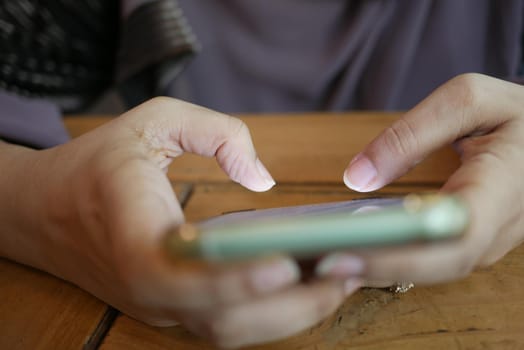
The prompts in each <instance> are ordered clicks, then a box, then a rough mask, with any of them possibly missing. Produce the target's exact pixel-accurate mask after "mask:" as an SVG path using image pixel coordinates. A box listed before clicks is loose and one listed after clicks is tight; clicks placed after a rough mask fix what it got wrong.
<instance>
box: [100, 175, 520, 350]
mask: <svg viewBox="0 0 524 350" xmlns="http://www.w3.org/2000/svg"><path fill="white" fill-rule="evenodd" d="M428 189H431V188H428V187H409V186H404V187H402V186H395V187H391V188H386V189H385V190H383V191H382V192H381V193H380V195H386V196H387V195H393V194H403V193H409V192H413V191H420V190H428ZM357 197H361V195H359V194H356V193H353V192H350V191H347V190H345V191H344V190H343V189H341V188H340V187H338V186H281V188H280V189H278V190H274V191H271V192H269V193H267V194H262V195H261V194H255V193H251V192H248V191H245V190H243V189H241V188H240V187H238V186H235V185H227V184H209V185H206V184H201V185H196V187H195V188H194V189H193V194H192V196H191V198H190V200H189V202H188V204H187V206H186V210H185V212H186V216H187V218H188V220H198V219H201V218H204V217H207V216H210V215H216V214H220V213H221V212H226V211H230V210H237V209H239V208H264V207H272V206H286V205H293V204H306V203H317V202H325V201H333V200H344V199H351V198H357ZM226 198H227V200H226ZM523 283H524V248H523V247H521V248H519V249H517V250H515V251H513V252H512V253H511V254H509V255H508V256H506V258H504V259H503V260H502V261H501V262H499V263H498V264H496V265H494V266H492V267H491V268H489V269H485V270H482V271H478V272H476V273H474V274H472V275H471V276H470V277H468V278H467V279H465V280H463V281H459V282H455V283H449V284H444V285H440V286H434V287H417V288H415V289H413V290H411V291H410V292H408V293H406V294H403V295H398V294H392V293H390V292H388V291H384V290H379V289H363V290H361V291H359V292H358V293H357V294H355V295H354V296H352V297H350V298H349V299H348V300H347V301H346V303H345V304H344V305H343V306H342V307H341V308H340V309H339V310H337V312H336V313H335V314H334V315H332V316H331V317H329V318H328V319H326V320H324V321H323V322H322V323H320V324H319V325H317V326H315V327H313V328H311V329H308V330H306V331H304V332H302V333H301V334H298V335H296V336H294V337H291V338H288V339H285V340H283V341H280V342H276V343H271V344H266V345H263V346H256V347H253V348H252V349H258V350H263V349H273V350H284V349H286V350H287V349H377V350H378V349H381V350H382V349H399V350H400V349H403V350H411V349H413V350H415V349H417V350H418V349H443V348H448V349H481V348H482V349H499V348H514V349H518V348H521V347H523V346H524V334H522V332H521V328H522V327H521V323H522V322H521V320H522V318H523V317H524V299H523V298H522V289H521V286H522V285H523ZM275 317H278V315H275ZM519 320H520V321H519ZM101 348H102V349H104V350H115V349H213V346H211V345H210V344H208V343H206V342H205V341H203V340H202V339H198V338H197V337H195V336H193V335H191V334H190V333H189V332H187V331H186V330H184V329H183V328H182V327H180V326H177V327H171V328H155V327H150V326H147V325H145V324H143V323H141V322H138V321H136V320H133V319H131V318H129V317H127V316H125V315H121V316H120V317H119V318H118V319H117V320H116V322H115V324H114V326H113V327H112V328H111V330H110V331H109V333H108V335H107V337H106V338H105V340H104V342H103V344H102V347H101Z"/></svg>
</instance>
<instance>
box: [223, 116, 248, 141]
mask: <svg viewBox="0 0 524 350" xmlns="http://www.w3.org/2000/svg"><path fill="white" fill-rule="evenodd" d="M227 122H228V124H229V125H228V130H231V135H233V136H234V137H240V138H243V137H249V135H250V134H249V128H248V127H247V124H246V123H244V121H243V120H241V119H238V118H235V117H231V116H228V119H227Z"/></svg>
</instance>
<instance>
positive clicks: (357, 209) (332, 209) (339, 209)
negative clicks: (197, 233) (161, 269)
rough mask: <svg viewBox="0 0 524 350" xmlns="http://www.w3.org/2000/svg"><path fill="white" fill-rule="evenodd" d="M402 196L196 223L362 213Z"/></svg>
mask: <svg viewBox="0 0 524 350" xmlns="http://www.w3.org/2000/svg"><path fill="white" fill-rule="evenodd" d="M403 200H404V198H401V197H396V198H366V199H353V200H347V201H341V202H329V203H320V204H309V205H299V206H290V207H280V208H270V209H257V210H254V209H251V210H245V211H238V212H231V213H226V214H223V215H220V216H216V217H213V218H210V219H207V220H204V221H201V222H199V223H198V226H199V227H201V228H204V229H205V228H207V227H212V226H215V225H226V224H232V223H236V222H239V221H242V222H245V221H250V220H263V219H280V218H294V217H296V218H300V217H306V216H307V217H311V216H317V215H319V216H321V215H325V214H336V213H347V214H350V213H354V214H357V213H364V212H369V211H375V210H380V209H382V208H387V207H391V206H395V205H400V204H402V202H403Z"/></svg>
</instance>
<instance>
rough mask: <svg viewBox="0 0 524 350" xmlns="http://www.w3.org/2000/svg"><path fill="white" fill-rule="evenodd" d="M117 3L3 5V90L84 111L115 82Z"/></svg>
mask: <svg viewBox="0 0 524 350" xmlns="http://www.w3.org/2000/svg"><path fill="white" fill-rule="evenodd" d="M119 26H120V18H119V2H118V1H117V0H82V1H77V0H52V1H44V0H40V1H39V0H2V1H1V2H0V88H3V89H5V90H8V91H11V92H14V93H17V94H20V95H26V96H37V97H44V98H47V99H50V100H52V101H53V102H55V103H57V104H58V105H59V106H60V107H61V108H62V110H64V111H67V112H70V111H75V110H79V109H81V108H82V107H84V106H86V105H87V104H88V103H89V102H91V101H92V100H93V99H95V98H96V97H97V96H98V95H99V94H101V93H102V92H103V91H104V89H105V88H107V87H109V85H110V84H111V83H112V81H113V77H114V66H115V61H116V52H117V48H118V32H119Z"/></svg>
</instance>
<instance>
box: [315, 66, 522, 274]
mask: <svg viewBox="0 0 524 350" xmlns="http://www.w3.org/2000/svg"><path fill="white" fill-rule="evenodd" d="M450 143H454V145H455V146H456V149H457V150H458V152H459V153H460V155H461V159H462V165H461V166H460V168H459V169H458V170H457V171H456V172H455V173H454V174H453V175H452V176H451V177H450V178H449V179H448V181H447V182H446V184H445V185H444V187H443V188H442V192H445V193H453V194H456V195H458V196H459V197H461V198H462V199H463V200H464V201H465V203H466V204H467V206H468V207H469V210H470V220H471V224H470V226H469V229H468V230H467V232H466V233H465V236H464V237H463V238H462V239H461V240H460V241H458V242H447V243H438V244H431V245H423V246H410V247H398V248H384V249H374V250H373V251H370V252H367V253H365V254H364V253H357V252H353V254H351V253H350V252H348V253H347V254H336V255H332V256H331V257H327V258H326V259H325V260H323V262H321V264H320V265H319V266H318V271H319V273H320V274H323V275H329V276H339V277H343V278H347V277H348V276H361V277H362V278H364V279H366V280H369V281H384V283H385V284H388V283H391V282H394V281H412V282H414V283H415V284H417V283H421V284H429V283H437V282H444V281H449V280H454V279H458V278H462V277H465V276H467V275H468V274H469V273H470V272H471V271H472V270H473V269H474V268H476V267H479V266H486V265H490V264H493V263H494V262H495V261H497V260H498V259H500V258H501V257H503V256H504V255H505V254H506V253H507V252H508V251H510V250H511V249H513V248H514V247H516V246H517V245H519V244H520V243H521V242H522V240H523V238H524V181H523V179H524V87H522V86H520V85H516V84H512V83H509V82H505V81H502V80H497V79H494V78H490V77H487V76H483V75H479V74H466V75H462V76H458V77H456V78H454V79H452V80H451V81H449V82H448V83H446V84H444V85H443V86H441V87H440V88H438V89H437V90H436V91H435V92H434V93H432V94H431V95H430V96H429V97H428V98H426V99H425V100H424V101H422V102H421V103H420V104H419V105H418V106H416V107H415V108H414V109H412V110H411V111H409V112H408V113H406V115H404V117H402V118H401V119H399V120H398V121H396V122H395V123H394V124H393V125H391V126H390V127H389V128H388V129H386V130H385V131H384V132H382V133H381V134H380V135H379V136H378V137H377V138H376V139H375V140H373V141H372V142H371V143H370V144H369V145H368V146H367V147H366V148H365V149H364V151H363V152H362V153H360V154H359V155H357V156H356V157H355V158H354V159H353V161H352V162H351V163H350V165H349V166H348V168H347V169H346V172H345V175H344V181H345V183H346V185H347V186H349V187H350V188H353V189H355V190H358V191H362V192H367V191H373V190H376V189H378V188H381V187H382V186H384V185H386V184H388V183H390V182H391V181H393V180H394V179H396V178H397V177H399V176H401V175H403V174H404V173H406V172H407V171H408V170H409V169H410V168H412V167H413V166H415V165H416V164H417V163H418V162H419V161H420V160H422V159H423V158H425V157H426V156H427V155H428V154H429V153H431V152H433V151H435V150H437V149H438V148H440V147H442V146H443V145H446V144H450Z"/></svg>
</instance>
